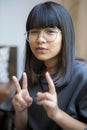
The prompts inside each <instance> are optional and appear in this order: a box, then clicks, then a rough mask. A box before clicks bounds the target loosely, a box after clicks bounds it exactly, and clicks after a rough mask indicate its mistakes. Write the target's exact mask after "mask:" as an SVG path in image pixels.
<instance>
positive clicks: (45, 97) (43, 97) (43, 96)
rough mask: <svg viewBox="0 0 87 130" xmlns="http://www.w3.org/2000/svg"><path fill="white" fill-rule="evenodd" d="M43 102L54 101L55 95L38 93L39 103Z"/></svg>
mask: <svg viewBox="0 0 87 130" xmlns="http://www.w3.org/2000/svg"><path fill="white" fill-rule="evenodd" d="M41 100H49V101H53V95H52V94H50V93H48V92H45V93H42V92H38V93H37V101H41Z"/></svg>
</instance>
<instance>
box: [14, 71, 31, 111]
mask: <svg viewBox="0 0 87 130" xmlns="http://www.w3.org/2000/svg"><path fill="white" fill-rule="evenodd" d="M12 79H13V81H14V84H15V87H16V92H17V93H16V95H15V96H14V98H13V100H12V103H13V106H14V108H15V110H16V111H23V110H25V109H26V108H28V107H29V106H30V105H31V104H32V102H33V99H32V97H30V95H29V92H28V89H27V87H28V86H27V75H26V73H25V72H24V73H23V84H22V88H21V86H20V84H19V82H18V80H17V78H16V76H13V77H12Z"/></svg>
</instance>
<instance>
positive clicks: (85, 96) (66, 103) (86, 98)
mask: <svg viewBox="0 0 87 130" xmlns="http://www.w3.org/2000/svg"><path fill="white" fill-rule="evenodd" d="M41 84H42V85H41ZM38 91H48V86H47V82H46V80H45V78H44V77H41V79H40V81H39V82H38V84H37V85H36V86H34V87H33V88H32V89H30V90H29V93H30V95H31V96H32V97H33V99H34V102H33V104H32V105H31V107H29V121H28V125H29V128H30V129H29V130H62V129H61V128H60V127H59V126H58V125H57V124H56V123H55V122H54V121H52V120H51V119H50V118H48V116H47V113H46V111H45V109H44V108H43V106H38V105H37V103H36V102H37V101H36V93H37V92H38ZM56 91H57V94H58V106H59V108H61V109H62V110H63V111H65V112H66V113H68V114H69V115H70V116H71V117H73V118H75V119H77V120H79V121H82V122H84V123H87V64H85V63H83V62H81V61H76V62H75V64H74V68H73V74H72V77H71V80H70V82H69V83H68V84H67V85H66V86H64V87H63V89H62V90H61V91H59V90H58V87H56Z"/></svg>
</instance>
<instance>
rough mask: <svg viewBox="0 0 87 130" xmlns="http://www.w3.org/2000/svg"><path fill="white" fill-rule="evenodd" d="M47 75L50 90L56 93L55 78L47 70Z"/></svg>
mask: <svg viewBox="0 0 87 130" xmlns="http://www.w3.org/2000/svg"><path fill="white" fill-rule="evenodd" d="M45 76H46V80H47V82H48V87H49V92H50V93H52V94H54V93H55V86H54V83H53V80H52V78H51V77H50V75H49V73H48V72H46V74H45Z"/></svg>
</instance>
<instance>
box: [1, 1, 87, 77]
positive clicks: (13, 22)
mask: <svg viewBox="0 0 87 130" xmlns="http://www.w3.org/2000/svg"><path fill="white" fill-rule="evenodd" d="M44 1H48V0H31V1H30V0H14V1H12V0H0V50H2V47H10V52H11V53H10V55H11V60H9V59H7V62H10V69H11V70H9V71H10V73H12V74H11V75H14V74H16V75H17V77H18V78H20V76H21V74H22V71H23V54H24V46H25V37H24V33H25V24H26V19H27V16H28V14H29V11H30V10H31V9H32V8H33V6H34V5H36V4H37V3H40V2H44ZM53 1H55V2H58V3H60V4H62V5H64V6H65V7H66V8H67V10H68V11H69V12H70V14H71V16H72V19H73V23H74V28H75V37H76V56H77V57H81V58H84V59H87V14H86V13H87V0H53ZM5 52H6V51H5ZM4 54H5V53H4ZM1 55H2V54H1ZM5 55H7V54H5ZM8 56H9V54H8ZM1 57H2V56H0V58H1ZM9 57H10V56H9ZM1 63H2V62H1ZM14 64H16V65H15V66H14ZM8 65H9V64H8ZM7 68H8V67H7ZM0 69H1V68H0ZM12 69H13V70H14V71H13V70H12ZM0 75H1V73H0Z"/></svg>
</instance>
